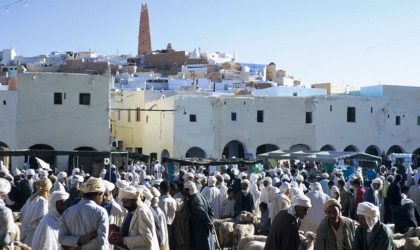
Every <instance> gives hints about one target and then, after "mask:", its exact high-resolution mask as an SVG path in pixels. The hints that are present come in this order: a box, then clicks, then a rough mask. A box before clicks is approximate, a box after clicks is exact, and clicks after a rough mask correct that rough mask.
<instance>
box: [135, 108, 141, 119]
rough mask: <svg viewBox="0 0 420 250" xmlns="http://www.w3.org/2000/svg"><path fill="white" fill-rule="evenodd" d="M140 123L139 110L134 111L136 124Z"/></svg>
mask: <svg viewBox="0 0 420 250" xmlns="http://www.w3.org/2000/svg"><path fill="white" fill-rule="evenodd" d="M139 121H140V108H137V109H136V122H139Z"/></svg>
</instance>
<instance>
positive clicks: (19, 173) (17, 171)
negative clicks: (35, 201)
mask: <svg viewBox="0 0 420 250" xmlns="http://www.w3.org/2000/svg"><path fill="white" fill-rule="evenodd" d="M21 174H22V171H20V170H19V169H18V168H15V170H14V171H13V175H14V176H18V175H21Z"/></svg>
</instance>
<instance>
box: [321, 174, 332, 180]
mask: <svg viewBox="0 0 420 250" xmlns="http://www.w3.org/2000/svg"><path fill="white" fill-rule="evenodd" d="M321 177H322V178H325V179H328V178H329V177H330V175H329V174H328V173H322V174H321Z"/></svg>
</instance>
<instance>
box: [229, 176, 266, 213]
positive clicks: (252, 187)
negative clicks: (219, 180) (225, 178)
mask: <svg viewBox="0 0 420 250" xmlns="http://www.w3.org/2000/svg"><path fill="white" fill-rule="evenodd" d="M258 178H259V175H258V174H255V173H252V174H251V175H250V177H249V182H250V184H249V192H250V193H251V194H252V196H253V197H254V207H255V213H256V214H257V215H258V216H259V215H260V213H261V212H260V199H261V191H260V190H259V188H258V184H257V181H258ZM226 191H227V190H226ZM226 195H227V194H226Z"/></svg>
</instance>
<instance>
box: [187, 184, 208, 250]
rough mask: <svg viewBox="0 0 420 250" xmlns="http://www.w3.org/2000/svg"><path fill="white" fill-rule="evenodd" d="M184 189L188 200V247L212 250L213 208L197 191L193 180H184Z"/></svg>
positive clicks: (193, 249) (198, 249)
mask: <svg viewBox="0 0 420 250" xmlns="http://www.w3.org/2000/svg"><path fill="white" fill-rule="evenodd" d="M184 189H185V191H186V193H187V196H188V199H189V201H190V215H191V216H190V224H191V247H190V249H192V250H195V249H197V250H214V241H213V220H214V215H213V210H212V208H211V206H210V204H209V202H208V201H207V199H206V198H205V197H204V196H203V195H201V194H200V193H199V192H198V190H197V187H196V186H195V184H194V183H193V182H191V181H187V182H185V183H184Z"/></svg>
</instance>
